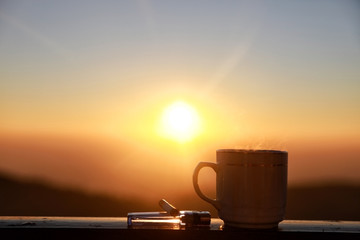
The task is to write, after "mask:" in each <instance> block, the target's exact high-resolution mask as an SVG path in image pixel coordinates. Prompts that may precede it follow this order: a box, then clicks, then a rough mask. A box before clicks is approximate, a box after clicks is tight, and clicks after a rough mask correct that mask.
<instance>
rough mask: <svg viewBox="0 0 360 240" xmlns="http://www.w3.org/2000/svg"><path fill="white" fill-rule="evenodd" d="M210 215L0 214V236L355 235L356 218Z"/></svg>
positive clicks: (358, 229)
mask: <svg viewBox="0 0 360 240" xmlns="http://www.w3.org/2000/svg"><path fill="white" fill-rule="evenodd" d="M222 225H223V222H222V220H220V219H218V218H213V219H211V225H210V228H208V229H181V230H169V229H152V228H147V229H129V228H128V227H127V219H126V218H124V217H119V218H105V217H91V218H89V217H86V218H84V217H0V239H3V238H2V236H9V237H10V238H16V239H17V238H22V239H65V238H69V239H185V240H188V239H302V240H303V239H359V240H360V221H297V220H285V221H283V222H281V223H280V224H279V227H278V229H276V230H242V229H226V228H225V229H223V228H222Z"/></svg>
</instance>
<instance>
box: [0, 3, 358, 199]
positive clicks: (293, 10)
mask: <svg viewBox="0 0 360 240" xmlns="http://www.w3.org/2000/svg"><path fill="white" fill-rule="evenodd" d="M359 23H360V5H359V3H358V2H357V1H305V2H304V1H291V2H289V1H274V2H268V1H226V2H219V1H196V2H194V1H180V2H172V1H119V2H117V1H75V2H74V1H59V2H53V1H1V3H0V114H1V115H0V170H1V172H5V173H8V174H14V175H16V176H19V177H30V178H37V179H43V180H45V181H47V182H49V183H52V184H59V185H66V186H73V187H79V188H83V189H87V190H90V191H103V192H108V193H111V194H116V195H137V196H144V195H151V196H152V197H153V198H162V197H165V196H166V195H169V196H171V195H172V194H177V193H179V192H191V191H193V190H192V183H191V175H192V170H193V168H194V167H195V166H196V164H197V162H199V161H215V150H216V149H219V148H265V149H266V148H270V149H279V150H287V151H288V152H289V182H290V184H304V183H307V184H309V183H310V184H321V183H323V182H329V181H330V182H351V183H360V175H359V174H358V173H359V172H360V159H359V158H360V111H359V109H360V94H359V92H360V81H359V79H360V70H359V69H360V68H359V66H360V30H359V29H360V26H359ZM176 101H183V102H186V103H187V104H188V105H189V106H191V108H193V109H195V110H196V112H197V114H198V116H199V118H200V119H201V132H199V133H198V134H196V136H195V137H194V138H193V139H191V140H189V141H186V142H185V141H174V140H173V139H169V138H164V137H163V136H161V134H160V135H159V134H158V133H157V126H158V124H159V121H161V116H162V113H163V111H164V109H166V107H168V106H170V105H171V104H172V103H174V102H176ZM203 175H204V176H203V178H204V180H203V185H204V186H207V187H208V188H209V189H208V191H212V190H211V189H212V188H211V187H210V186H211V184H213V182H214V180H213V178H214V174H213V173H212V172H211V171H209V172H206V171H205V172H204V174H203Z"/></svg>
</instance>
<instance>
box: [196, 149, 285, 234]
mask: <svg viewBox="0 0 360 240" xmlns="http://www.w3.org/2000/svg"><path fill="white" fill-rule="evenodd" d="M216 162H217V163H210V162H200V163H199V164H198V165H197V166H196V168H195V170H194V174H193V184H194V188H195V191H196V193H197V194H198V195H199V197H200V198H202V199H203V200H205V201H207V202H209V203H210V204H212V205H213V206H214V207H215V208H216V209H217V210H218V213H219V217H220V218H221V219H222V220H224V222H225V226H231V227H239V228H252V229H268V228H276V227H277V226H278V224H279V222H280V221H282V220H283V218H284V216H285V207H286V190H287V163H288V153H287V152H284V151H276V150H242V149H219V150H217V151H216ZM203 167H210V168H212V169H213V170H214V171H215V172H216V199H210V198H208V197H207V196H205V195H204V194H203V193H202V192H201V190H200V188H199V185H198V174H199V171H200V169H201V168H203Z"/></svg>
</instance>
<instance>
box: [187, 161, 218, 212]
mask: <svg viewBox="0 0 360 240" xmlns="http://www.w3.org/2000/svg"><path fill="white" fill-rule="evenodd" d="M203 167H210V168H212V169H213V170H214V171H215V172H216V173H217V171H218V165H217V164H216V163H210V162H199V163H198V165H197V166H196V167H195V170H194V174H193V185H194V189H195V192H196V193H197V195H199V197H200V198H201V199H203V200H204V201H206V202H208V203H210V204H211V205H213V206H214V207H215V208H216V209H217V210H220V203H219V201H218V200H216V199H211V198H208V197H207V196H205V195H204V194H203V193H202V192H201V190H200V187H199V184H198V176H199V172H200V169H201V168H203Z"/></svg>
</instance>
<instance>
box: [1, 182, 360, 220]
mask: <svg viewBox="0 0 360 240" xmlns="http://www.w3.org/2000/svg"><path fill="white" fill-rule="evenodd" d="M194 196H195V195H191V196H190V195H187V196H183V197H182V198H180V199H176V200H175V201H173V200H172V199H170V200H171V202H172V203H174V204H175V206H177V207H178V208H181V209H197V210H209V211H211V213H212V216H213V217H216V216H217V213H216V211H215V209H213V208H212V207H211V206H210V205H209V204H207V203H206V202H203V201H202V200H201V199H199V198H197V197H195V198H194ZM132 211H159V207H158V206H157V203H149V202H146V201H145V200H144V201H139V200H134V199H129V198H124V199H120V198H115V197H112V196H107V195H102V194H90V193H85V192H83V191H80V190H74V189H61V188H57V187H54V186H50V185H46V184H44V183H41V182H27V181H22V180H17V179H14V178H11V177H9V176H5V175H0V215H2V216H20V215H21V216H93V217H96V216H108V217H112V216H113V217H117V216H126V214H127V213H128V212H132ZM286 219H299V220H300V219H306V220H360V186H354V185H346V184H343V185H336V184H331V185H322V186H321V185H319V186H298V187H291V188H289V189H288V202H287V213H286Z"/></svg>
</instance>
